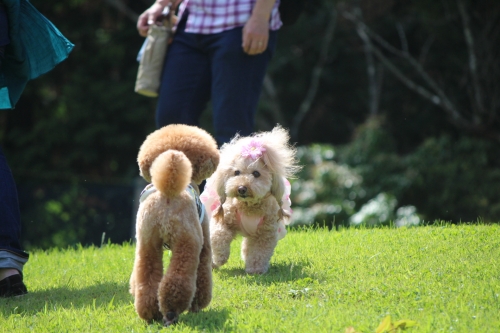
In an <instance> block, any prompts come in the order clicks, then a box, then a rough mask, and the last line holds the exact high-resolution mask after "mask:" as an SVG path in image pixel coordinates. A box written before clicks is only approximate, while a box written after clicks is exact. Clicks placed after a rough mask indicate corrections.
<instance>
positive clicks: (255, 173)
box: [252, 171, 260, 178]
mask: <svg viewBox="0 0 500 333" xmlns="http://www.w3.org/2000/svg"><path fill="white" fill-rule="evenodd" d="M252 175H253V176H254V177H255V178H259V177H260V172H258V171H254V172H252Z"/></svg>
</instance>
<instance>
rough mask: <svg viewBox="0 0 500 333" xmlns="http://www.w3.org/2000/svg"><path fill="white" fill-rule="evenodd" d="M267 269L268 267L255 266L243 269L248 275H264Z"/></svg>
mask: <svg viewBox="0 0 500 333" xmlns="http://www.w3.org/2000/svg"><path fill="white" fill-rule="evenodd" d="M268 269H269V265H255V266H249V265H247V267H246V268H245V272H247V273H248V274H265V273H267V270H268Z"/></svg>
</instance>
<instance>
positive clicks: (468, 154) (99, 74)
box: [0, 0, 500, 249]
mask: <svg viewBox="0 0 500 333" xmlns="http://www.w3.org/2000/svg"><path fill="white" fill-rule="evenodd" d="M31 2H32V3H33V4H34V5H35V6H36V7H37V8H38V9H39V10H40V11H41V12H42V13H43V14H44V15H45V16H47V17H48V18H49V19H50V20H51V21H52V22H53V23H54V24H55V25H56V26H57V27H58V28H59V29H60V30H61V31H62V32H63V34H64V35H65V36H67V37H68V38H69V39H70V40H71V41H72V42H73V43H74V44H75V48H74V50H73V52H72V53H71V54H70V57H69V58H68V59H67V60H66V61H64V62H63V63H62V64H60V65H59V66H58V67H56V69H55V70H54V71H52V72H50V73H49V74H46V75H43V76H42V77H40V78H38V79H36V80H34V81H32V82H30V83H29V84H28V86H27V89H26V91H25V93H24V94H23V96H22V98H21V100H20V102H19V103H18V105H17V107H16V109H15V110H13V111H5V112H4V111H2V112H0V144H1V145H2V147H3V150H4V152H5V154H6V155H7V159H8V161H9V164H10V166H11V168H12V171H13V173H14V177H15V179H16V181H17V184H18V187H19V196H20V201H21V210H22V221H23V242H24V245H25V246H26V248H27V249H32V248H49V247H53V246H57V247H65V246H71V245H75V244H78V243H82V244H84V245H87V244H96V243H97V244H98V243H100V242H101V241H102V239H103V235H104V237H105V239H106V241H107V240H108V239H110V240H111V241H112V242H118V243H120V242H123V241H128V240H130V239H131V237H133V235H132V232H131V227H132V225H133V222H134V213H133V212H134V209H135V206H136V205H137V200H136V192H137V189H141V187H142V186H143V185H144V184H143V183H141V182H140V181H137V177H138V173H139V172H138V168H137V165H136V157H137V152H138V149H139V146H140V144H141V143H142V141H143V140H144V138H145V136H146V135H147V134H148V133H150V132H151V131H153V130H154V129H155V124H154V109H155V104H156V100H155V99H150V98H146V97H143V96H140V95H137V94H135V93H134V92H133V87H134V82H135V77H136V74H137V68H138V64H137V62H136V56H137V52H138V50H139V48H140V47H141V45H142V43H143V38H141V37H140V36H139V35H138V34H137V31H136V28H135V22H136V19H137V15H138V14H139V13H141V12H142V11H143V10H145V9H146V8H147V7H148V6H150V4H151V1H149V0H140V1H132V0H104V1H101V0H71V1H68V0H53V1H42V0H32V1H31ZM499 16H500V2H498V1H494V0H484V1H479V2H477V1H473V0H444V1H439V2H436V1H430V0H418V1H411V2H409V1H394V0H375V1H374V0H347V1H336V0H309V1H307V3H306V7H305V10H304V12H303V13H302V15H301V17H300V18H299V21H298V22H296V23H295V24H294V25H292V26H288V27H283V29H282V30H281V31H280V34H279V38H278V46H277V49H276V53H275V55H274V58H273V60H272V62H271V65H270V68H269V71H268V75H267V76H266V78H265V82H264V88H263V92H262V98H261V103H260V105H259V110H258V113H257V117H256V129H257V130H259V131H260V130H269V129H271V128H273V127H274V125H275V124H276V123H280V124H282V125H283V126H284V127H286V128H289V129H290V131H291V134H292V142H293V143H294V144H296V145H297V148H298V152H299V156H300V159H301V163H302V164H303V165H304V170H303V171H302V173H301V174H300V177H299V178H298V179H296V180H294V181H293V182H292V186H293V190H292V202H293V203H292V208H293V209H294V223H295V224H297V225H326V226H329V227H331V228H334V227H347V226H351V225H360V224H361V225H373V224H391V223H393V224H396V225H403V224H407V225H414V224H417V223H418V224H422V223H433V222H434V221H436V220H446V221H451V222H453V223H460V222H475V221H478V220H480V221H483V222H488V223H489V222H494V223H497V222H498V221H499V220H500V199H499V197H498V195H496V192H497V191H498V188H499V185H500V175H499V172H500V148H499V144H500V118H499V115H500V114H499V108H500V81H499V79H498V78H499V77H500V65H499V62H498V59H499V57H500V40H499V39H500V37H499V36H500V25H498V24H497V23H496V22H498V19H499ZM201 126H202V127H204V128H206V129H207V130H209V131H211V129H212V126H211V113H210V110H209V109H208V110H207V112H206V113H205V114H204V115H203V117H202V123H201Z"/></svg>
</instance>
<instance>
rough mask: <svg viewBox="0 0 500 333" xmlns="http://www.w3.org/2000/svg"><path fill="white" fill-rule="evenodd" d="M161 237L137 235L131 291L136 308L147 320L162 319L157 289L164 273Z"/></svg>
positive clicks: (140, 315)
mask: <svg viewBox="0 0 500 333" xmlns="http://www.w3.org/2000/svg"><path fill="white" fill-rule="evenodd" d="M162 256H163V248H162V242H161V239H156V240H152V239H148V240H147V241H146V240H144V239H142V237H141V236H139V235H138V237H137V245H136V254H135V261H134V269H133V271H132V276H131V277H130V293H131V294H132V296H133V297H134V305H135V310H136V312H137V314H138V315H139V317H141V318H142V319H144V320H146V321H151V320H159V319H161V313H160V309H159V307H158V297H157V290H158V285H159V283H160V280H161V277H162V275H163V262H162Z"/></svg>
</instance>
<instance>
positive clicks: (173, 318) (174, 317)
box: [163, 311, 179, 326]
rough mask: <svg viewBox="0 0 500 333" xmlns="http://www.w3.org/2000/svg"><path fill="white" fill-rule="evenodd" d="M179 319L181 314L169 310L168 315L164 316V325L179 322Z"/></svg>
mask: <svg viewBox="0 0 500 333" xmlns="http://www.w3.org/2000/svg"><path fill="white" fill-rule="evenodd" d="M178 321H179V315H178V314H177V313H175V312H173V311H171V312H167V314H166V316H165V317H163V325H164V326H170V325H174V324H177V322H178Z"/></svg>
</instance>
